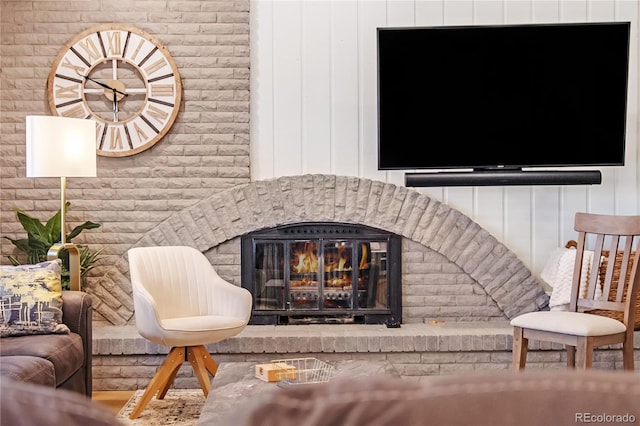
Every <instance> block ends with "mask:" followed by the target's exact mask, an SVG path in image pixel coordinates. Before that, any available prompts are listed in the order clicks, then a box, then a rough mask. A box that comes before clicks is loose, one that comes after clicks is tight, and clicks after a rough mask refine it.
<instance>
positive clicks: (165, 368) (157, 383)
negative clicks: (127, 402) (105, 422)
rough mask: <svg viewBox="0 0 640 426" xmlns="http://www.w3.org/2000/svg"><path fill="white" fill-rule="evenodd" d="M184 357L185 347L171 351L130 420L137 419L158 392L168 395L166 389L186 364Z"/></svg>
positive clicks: (130, 415)
mask: <svg viewBox="0 0 640 426" xmlns="http://www.w3.org/2000/svg"><path fill="white" fill-rule="evenodd" d="M184 357H185V348H184V346H182V347H175V348H172V349H171V351H170V352H169V354H168V355H167V357H166V358H165V360H164V362H163V363H162V365H161V366H160V368H159V369H158V371H157V372H156V374H155V375H154V376H153V378H152V379H151V382H149V385H148V386H147V389H146V390H145V391H144V393H143V394H142V398H140V401H138V404H137V405H136V406H135V408H134V409H133V411H132V412H131V414H129V418H130V419H132V420H133V419H137V418H138V417H139V416H140V414H141V413H142V411H143V410H144V409H145V407H146V406H147V404H148V403H149V401H151V398H153V396H154V395H155V394H156V393H157V392H159V391H160V392H164V393H166V389H168V388H169V387H170V386H171V383H173V380H174V378H175V377H176V374H177V372H178V369H179V368H180V366H181V365H182V363H183V362H184ZM163 396H164V395H163Z"/></svg>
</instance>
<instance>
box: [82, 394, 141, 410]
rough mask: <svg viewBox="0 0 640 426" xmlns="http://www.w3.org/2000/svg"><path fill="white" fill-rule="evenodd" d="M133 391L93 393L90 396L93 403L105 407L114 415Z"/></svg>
mask: <svg viewBox="0 0 640 426" xmlns="http://www.w3.org/2000/svg"><path fill="white" fill-rule="evenodd" d="M134 393H135V391H95V392H93V393H92V395H91V399H92V400H93V401H96V402H99V403H101V404H104V405H106V406H107V407H108V408H109V409H110V410H112V411H113V412H114V413H117V412H118V411H120V409H121V408H122V407H124V405H125V404H126V403H127V401H128V400H129V398H131V396H132V395H133V394H134Z"/></svg>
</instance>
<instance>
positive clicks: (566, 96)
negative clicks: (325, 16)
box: [377, 22, 630, 186]
mask: <svg viewBox="0 0 640 426" xmlns="http://www.w3.org/2000/svg"><path fill="white" fill-rule="evenodd" d="M629 29H630V24H629V23H628V22H596V23H561V24H524V25H523V24H518V25H490V26H489V25H486V26H484V25H476V26H439V27H402V28H399V27H393V28H378V30H377V48H378V168H379V169H380V170H413V169H431V170H435V169H470V171H520V170H522V169H523V168H538V167H565V166H622V165H624V155H625V127H626V109H627V85H628V81H627V80H628V67H629ZM598 183H599V182H598ZM415 186H418V185H415Z"/></svg>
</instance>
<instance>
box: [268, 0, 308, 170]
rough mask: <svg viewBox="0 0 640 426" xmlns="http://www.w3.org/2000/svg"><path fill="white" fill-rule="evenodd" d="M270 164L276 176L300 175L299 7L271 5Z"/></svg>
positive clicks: (285, 3)
mask: <svg viewBox="0 0 640 426" xmlns="http://www.w3.org/2000/svg"><path fill="white" fill-rule="evenodd" d="M272 22H273V28H272V31H273V46H272V50H273V92H274V97H273V106H272V107H273V122H274V131H273V139H274V145H273V163H274V172H275V173H276V174H277V175H295V174H300V173H302V143H301V138H302V64H301V61H302V40H301V25H302V20H301V4H300V2H294V1H276V2H274V3H273V20H272Z"/></svg>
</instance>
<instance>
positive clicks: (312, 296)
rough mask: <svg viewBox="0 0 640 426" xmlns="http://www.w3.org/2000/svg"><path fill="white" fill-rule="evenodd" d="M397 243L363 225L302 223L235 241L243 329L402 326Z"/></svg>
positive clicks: (381, 232)
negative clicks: (245, 304)
mask: <svg viewBox="0 0 640 426" xmlns="http://www.w3.org/2000/svg"><path fill="white" fill-rule="evenodd" d="M400 252H401V240H400V237H399V236H398V235H395V234H392V233H389V232H386V231H381V230H379V229H374V228H370V227H366V226H362V225H354V224H340V223H302V224H293V225H284V226H280V227H277V228H273V229H267V230H261V231H257V232H253V233H249V234H246V235H244V236H243V237H242V262H241V263H242V286H243V287H245V288H247V289H248V290H249V291H251V293H252V294H253V298H254V306H253V312H252V316H251V321H250V324H295V323H334V322H335V323H345V322H352V323H363V324H383V323H384V324H387V325H388V326H398V325H399V324H400V322H401V320H402V305H401V272H400V268H401V265H400V261H401V253H400Z"/></svg>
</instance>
